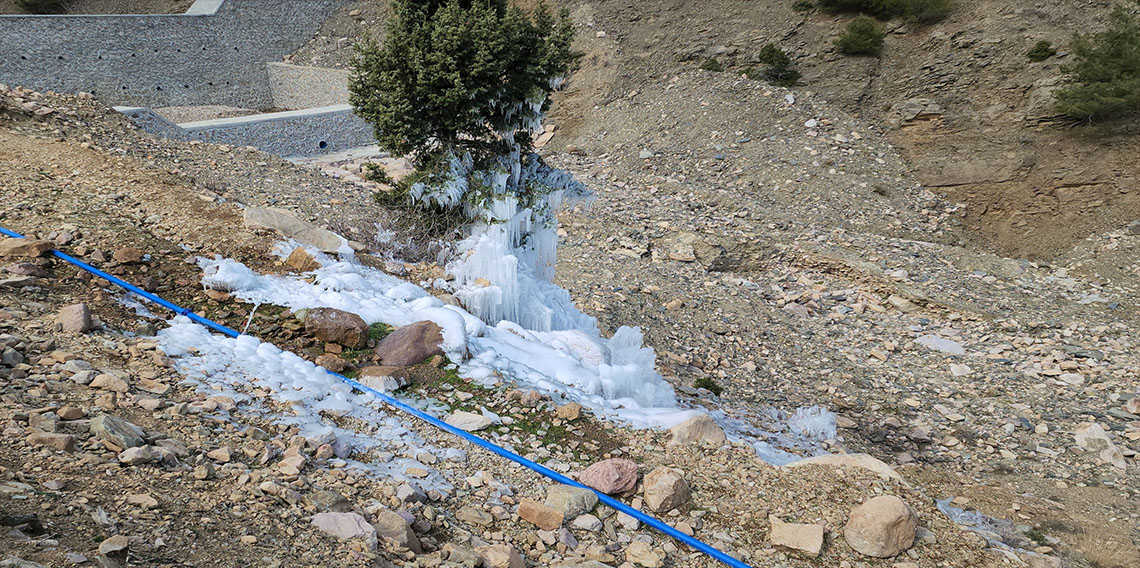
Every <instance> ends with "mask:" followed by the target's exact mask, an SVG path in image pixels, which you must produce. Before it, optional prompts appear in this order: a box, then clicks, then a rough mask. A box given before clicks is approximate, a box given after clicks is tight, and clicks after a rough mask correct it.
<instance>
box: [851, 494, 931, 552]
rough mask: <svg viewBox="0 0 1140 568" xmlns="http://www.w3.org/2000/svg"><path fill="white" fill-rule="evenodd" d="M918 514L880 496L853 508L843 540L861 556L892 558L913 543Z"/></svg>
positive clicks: (896, 498) (890, 498) (895, 500)
mask: <svg viewBox="0 0 1140 568" xmlns="http://www.w3.org/2000/svg"><path fill="white" fill-rule="evenodd" d="M917 530H918V515H916V514H915V513H914V509H911V508H910V505H907V504H906V502H905V501H903V500H902V499H899V498H898V497H896V496H894V495H880V496H879V497H875V498H873V499H870V500H868V501H867V502H866V503H863V504H862V505H859V506H858V507H855V509H854V510H852V511H851V515H850V516H849V517H848V518H847V526H845V527H844V528H843V538H844V539H845V540H847V544H848V545H850V546H851V548H854V549H855V550H856V551H857V552H859V553H860V554H865V555H867V556H872V557H875V558H891V557H892V556H897V555H898V554H899V553H901V552H903V551H905V550H906V549H908V548H910V547H911V545H913V544H914V535H915V532H916V531H917Z"/></svg>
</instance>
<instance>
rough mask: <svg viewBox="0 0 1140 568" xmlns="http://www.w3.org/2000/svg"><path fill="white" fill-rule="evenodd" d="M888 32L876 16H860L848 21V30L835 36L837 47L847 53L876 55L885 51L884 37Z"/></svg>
mask: <svg viewBox="0 0 1140 568" xmlns="http://www.w3.org/2000/svg"><path fill="white" fill-rule="evenodd" d="M886 36H887V33H886V32H884V31H883V25H882V24H880V23H879V22H876V21H875V19H874V18H869V17H867V16H859V17H858V18H855V19H854V20H851V21H850V22H848V23H847V31H845V32H843V35H841V36H839V37H837V38H835V47H838V48H839V51H840V52H841V53H845V54H847V55H874V56H875V57H878V56H879V54H881V53H882V52H883V38H885V37H886Z"/></svg>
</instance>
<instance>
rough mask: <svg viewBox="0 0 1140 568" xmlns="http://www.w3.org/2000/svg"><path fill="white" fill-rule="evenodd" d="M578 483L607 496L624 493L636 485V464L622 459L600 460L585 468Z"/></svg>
mask: <svg viewBox="0 0 1140 568" xmlns="http://www.w3.org/2000/svg"><path fill="white" fill-rule="evenodd" d="M578 481H581V482H582V484H583V485H589V486H590V487H593V488H594V489H597V490H598V491H601V492H602V493H605V494H607V495H617V494H619V493H625V492H627V491H631V490H632V489H633V488H634V486H636V485H637V463H636V462H634V461H632V460H627V459H622V458H612V459H608V460H602V461H600V462H598V463H596V464H594V465H591V466H590V467H588V468H586V469H585V470H584V471H583V472H582V474H581V475H579V476H578Z"/></svg>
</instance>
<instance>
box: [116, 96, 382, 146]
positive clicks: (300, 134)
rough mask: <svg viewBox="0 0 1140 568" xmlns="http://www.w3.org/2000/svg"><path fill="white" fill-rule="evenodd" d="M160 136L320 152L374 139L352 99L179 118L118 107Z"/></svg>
mask: <svg viewBox="0 0 1140 568" xmlns="http://www.w3.org/2000/svg"><path fill="white" fill-rule="evenodd" d="M115 109H116V110H118V111H119V112H122V113H123V114H125V115H127V116H128V117H130V119H131V120H132V121H133V122H135V123H136V124H138V125H139V126H140V127H142V128H143V129H145V130H146V131H147V132H151V133H153V134H156V135H158V136H164V137H166V138H173V139H175V140H201V141H203V142H210V143H214V144H229V145H231V146H253V147H255V148H257V149H259V150H263V151H265V152H269V153H271V154H277V155H279V156H286V157H291V156H315V155H319V154H327V153H332V152H341V151H344V150H348V149H349V148H356V147H359V146H367V145H369V144H374V143H375V142H376V141H375V138H373V134H372V127H371V126H369V125H368V123H366V122H364V121H363V120H361V119H360V118H358V117H357V116H356V115H354V114H353V113H352V107H350V106H349V105H336V106H328V107H321V108H312V109H306V110H294V111H288V112H273V113H266V114H255V115H251V116H239V117H235V118H220V119H216V120H203V121H200V122H185V123H182V124H174V123H172V122H170V121H168V120H166V119H165V118H163V117H161V116H159V115H158V114H156V113H155V112H154V111H152V110H151V109H149V108H130V107H115Z"/></svg>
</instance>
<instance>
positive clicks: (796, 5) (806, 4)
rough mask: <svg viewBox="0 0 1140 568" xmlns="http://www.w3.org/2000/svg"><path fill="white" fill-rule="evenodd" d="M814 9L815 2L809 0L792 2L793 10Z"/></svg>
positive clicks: (805, 10) (807, 10) (806, 10)
mask: <svg viewBox="0 0 1140 568" xmlns="http://www.w3.org/2000/svg"><path fill="white" fill-rule="evenodd" d="M814 9H815V3H813V2H812V1H811V0H796V1H795V2H793V3H792V10H793V11H795V12H810V11H812V10H814Z"/></svg>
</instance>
